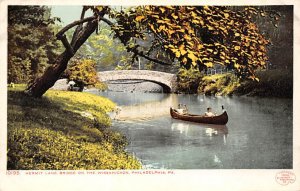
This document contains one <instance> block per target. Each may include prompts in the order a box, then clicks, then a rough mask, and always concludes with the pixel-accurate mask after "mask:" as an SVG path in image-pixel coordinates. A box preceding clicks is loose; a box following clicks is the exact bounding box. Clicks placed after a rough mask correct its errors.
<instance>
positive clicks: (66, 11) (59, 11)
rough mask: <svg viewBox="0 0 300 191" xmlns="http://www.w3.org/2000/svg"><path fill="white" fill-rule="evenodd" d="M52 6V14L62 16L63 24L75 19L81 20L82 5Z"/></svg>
mask: <svg viewBox="0 0 300 191" xmlns="http://www.w3.org/2000/svg"><path fill="white" fill-rule="evenodd" d="M50 7H51V15H52V16H53V17H60V18H61V21H62V23H61V24H62V25H67V24H69V23H71V22H73V21H75V20H79V18H80V14H81V10H82V6H80V5H74V6H64V5H61V6H50ZM91 15H92V12H91V11H88V12H87V13H86V16H91Z"/></svg>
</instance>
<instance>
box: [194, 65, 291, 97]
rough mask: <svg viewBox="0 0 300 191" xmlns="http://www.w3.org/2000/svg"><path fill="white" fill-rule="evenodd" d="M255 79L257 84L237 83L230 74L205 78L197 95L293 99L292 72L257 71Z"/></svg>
mask: <svg viewBox="0 0 300 191" xmlns="http://www.w3.org/2000/svg"><path fill="white" fill-rule="evenodd" d="M257 77H258V78H259V82H256V81H250V80H246V81H239V80H238V78H237V77H236V76H235V75H233V74H230V73H228V74H216V75H211V76H205V77H203V78H202V80H201V81H200V83H199V86H198V93H199V94H205V95H221V96H226V95H238V96H243V95H245V96H257V97H278V98H292V97H293V73H292V71H288V70H267V71H259V72H257Z"/></svg>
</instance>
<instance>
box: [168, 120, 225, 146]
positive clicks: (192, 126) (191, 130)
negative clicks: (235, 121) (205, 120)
mask: <svg viewBox="0 0 300 191" xmlns="http://www.w3.org/2000/svg"><path fill="white" fill-rule="evenodd" d="M197 128H199V129H204V130H205V131H204V132H205V133H204V135H205V136H206V137H209V138H210V139H212V138H213V137H215V136H220V137H223V142H224V145H226V143H227V134H228V127H227V126H226V125H211V124H197V123H191V122H177V121H176V122H172V125H171V130H172V131H179V133H180V134H183V135H185V136H193V135H195V132H199V129H197Z"/></svg>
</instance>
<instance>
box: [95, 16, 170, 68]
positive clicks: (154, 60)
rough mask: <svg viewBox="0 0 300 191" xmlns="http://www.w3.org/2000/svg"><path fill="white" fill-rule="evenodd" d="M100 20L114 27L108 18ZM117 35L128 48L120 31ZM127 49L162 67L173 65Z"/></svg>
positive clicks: (135, 50) (100, 18)
mask: <svg viewBox="0 0 300 191" xmlns="http://www.w3.org/2000/svg"><path fill="white" fill-rule="evenodd" d="M99 20H102V21H104V22H105V23H107V24H108V25H109V26H110V27H113V26H114V23H113V22H111V21H110V20H108V19H106V18H103V17H99ZM115 33H116V35H117V37H118V38H119V39H120V40H121V42H122V43H123V44H124V45H125V46H126V43H125V42H124V41H122V38H121V35H120V33H119V32H118V31H115ZM126 49H127V50H128V51H130V52H133V53H135V54H137V55H139V56H141V57H143V58H146V59H147V60H150V61H152V62H155V63H158V64H161V65H171V64H169V63H166V62H163V61H161V60H157V59H155V58H150V57H149V56H147V55H145V54H144V53H143V52H141V51H138V50H137V49H132V48H129V47H127V46H126Z"/></svg>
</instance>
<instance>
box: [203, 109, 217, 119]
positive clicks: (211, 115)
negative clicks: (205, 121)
mask: <svg viewBox="0 0 300 191" xmlns="http://www.w3.org/2000/svg"><path fill="white" fill-rule="evenodd" d="M204 115H205V116H207V117H213V116H216V114H215V113H213V112H212V109H211V108H210V107H208V108H207V111H206V112H205V113H204Z"/></svg>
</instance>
